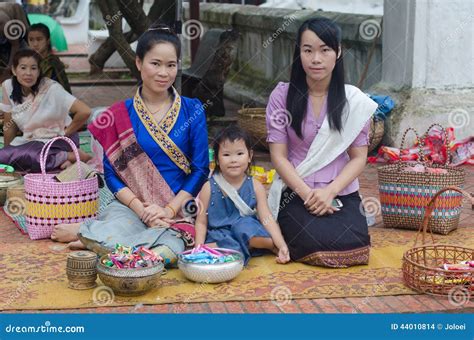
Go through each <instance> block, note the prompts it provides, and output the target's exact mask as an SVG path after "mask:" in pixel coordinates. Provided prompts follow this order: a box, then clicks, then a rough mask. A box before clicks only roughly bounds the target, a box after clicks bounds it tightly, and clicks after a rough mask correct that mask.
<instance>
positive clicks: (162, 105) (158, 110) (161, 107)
mask: <svg viewBox="0 0 474 340" xmlns="http://www.w3.org/2000/svg"><path fill="white" fill-rule="evenodd" d="M169 98H170V95H169V94H168V96H167V97H166V99H165V101H164V103H163V104H161V106H160V107H159V108H158V109H157V110H155V111H154V112H153V111H152V110H150V108H149V107H148V105H147V103H146V101H145V99H143V104H145V107H146V109H147V110H148V112H150V113H151V115H152V116H154V115H155V114H157V113H158V112H160V111H161V110H162V109H163V107H164V106H165V105H166V104H169V103H167V101H168V99H169Z"/></svg>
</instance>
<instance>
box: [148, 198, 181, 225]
mask: <svg viewBox="0 0 474 340" xmlns="http://www.w3.org/2000/svg"><path fill="white" fill-rule="evenodd" d="M143 206H144V207H145V208H144V209H143V213H142V216H141V217H140V219H141V220H142V221H143V223H145V224H146V225H148V226H154V225H156V223H161V222H164V223H163V224H164V225H167V226H169V223H170V222H169V221H171V219H172V218H173V216H172V215H173V212H171V211H170V210H169V209H166V208H162V207H160V206H159V205H157V204H150V203H144V204H143ZM150 224H151V225H150Z"/></svg>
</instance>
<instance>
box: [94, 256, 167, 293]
mask: <svg viewBox="0 0 474 340" xmlns="http://www.w3.org/2000/svg"><path fill="white" fill-rule="evenodd" d="M106 257H107V255H104V256H102V257H101V259H100V261H99V262H98V263H97V273H98V274H99V278H100V280H101V281H102V283H103V284H104V285H105V286H108V287H110V288H112V290H113V291H114V293H115V294H117V295H122V296H137V295H142V294H145V293H146V292H148V291H150V290H152V289H154V288H156V287H158V284H159V282H160V277H161V275H162V272H163V268H164V265H163V263H161V262H159V263H157V264H155V265H154V266H152V267H143V268H123V269H120V268H115V267H112V268H111V267H107V266H104V265H103V264H102V259H103V258H106Z"/></svg>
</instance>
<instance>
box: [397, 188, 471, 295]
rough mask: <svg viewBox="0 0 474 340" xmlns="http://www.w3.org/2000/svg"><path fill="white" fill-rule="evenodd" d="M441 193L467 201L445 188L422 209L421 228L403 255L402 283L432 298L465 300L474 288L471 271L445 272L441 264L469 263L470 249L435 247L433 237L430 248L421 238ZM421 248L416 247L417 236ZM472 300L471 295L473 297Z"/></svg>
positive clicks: (423, 238) (462, 192)
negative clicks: (449, 193)
mask: <svg viewBox="0 0 474 340" xmlns="http://www.w3.org/2000/svg"><path fill="white" fill-rule="evenodd" d="M445 191H456V192H458V193H460V194H462V195H464V196H466V197H468V198H469V199H470V200H471V201H472V198H471V195H469V194H468V193H467V192H465V191H463V190H461V189H459V188H456V187H447V188H444V189H442V190H440V191H438V192H437V193H436V195H435V196H434V197H433V198H432V199H431V200H430V203H429V204H428V207H427V208H426V212H425V216H424V219H423V224H422V226H421V227H420V229H419V231H418V233H417V236H416V239H415V244H414V247H413V248H410V249H409V250H407V251H406V252H405V253H404V254H403V264H402V271H403V280H404V281H405V283H406V285H407V286H408V287H410V288H412V289H414V290H416V291H418V292H422V293H427V294H433V295H450V296H451V297H452V298H453V299H457V300H459V299H463V298H465V299H469V297H470V296H471V293H470V290H472V287H473V285H474V270H445V269H443V268H442V266H443V264H445V263H451V264H456V263H459V262H461V261H473V260H474V249H471V248H465V247H460V246H456V245H448V244H436V243H435V241H434V237H433V234H432V233H430V235H431V240H432V244H426V243H425V236H426V234H427V229H428V225H429V220H430V218H431V214H432V212H433V210H434V209H435V205H436V201H437V200H438V199H439V198H440V196H441V194H442V193H444V192H445ZM420 234H421V235H422V245H421V246H417V241H418V237H419V235H420ZM473 296H474V295H473Z"/></svg>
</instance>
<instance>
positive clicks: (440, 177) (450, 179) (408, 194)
mask: <svg viewBox="0 0 474 340" xmlns="http://www.w3.org/2000/svg"><path fill="white" fill-rule="evenodd" d="M433 126H439V125H438V124H433V125H432V126H431V127H430V128H429V129H428V131H427V133H428V132H429V130H430V129H431V128H432V127H433ZM410 130H411V131H413V132H415V134H416V135H417V138H418V134H417V132H416V130H415V129H413V128H409V129H407V130H406V131H405V133H404V135H403V138H402V147H403V145H404V142H405V138H406V134H407V133H408V132H409V131H410ZM418 140H419V141H421V140H420V138H418ZM445 140H447V138H445ZM422 147H423V146H422V145H421V142H420V150H421V149H422ZM420 158H421V159H422V162H421V163H422V164H423V165H426V162H425V161H424V156H423V154H421V155H420ZM447 158H448V159H449V155H448V157H447ZM412 165H413V163H410V164H407V163H404V164H402V163H401V162H398V163H396V164H390V165H385V166H381V167H379V168H378V177H379V194H380V203H381V208H382V218H383V224H384V226H385V227H391V228H403V229H412V230H418V229H419V228H420V227H421V225H422V222H423V216H424V215H425V210H426V207H427V206H428V203H429V202H430V200H431V199H432V198H433V197H434V196H435V194H436V193H437V192H438V191H439V190H441V189H442V188H445V187H449V186H456V187H462V186H463V185H464V182H465V172H464V170H463V169H457V168H453V167H450V166H449V164H448V162H446V164H445V165H429V166H430V167H432V168H439V169H444V170H446V173H445V174H438V173H429V172H423V173H419V172H413V171H407V170H406V169H407V167H409V166H412ZM461 201H462V195H461V194H459V192H456V191H451V192H448V193H443V195H441V197H439V199H437V200H436V202H435V205H434V209H433V212H432V214H433V216H432V218H431V220H430V225H429V227H430V228H431V230H432V231H433V232H434V233H438V234H443V235H446V234H448V233H449V232H450V231H452V230H454V229H456V228H457V226H458V224H459V216H460V214H461Z"/></svg>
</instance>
